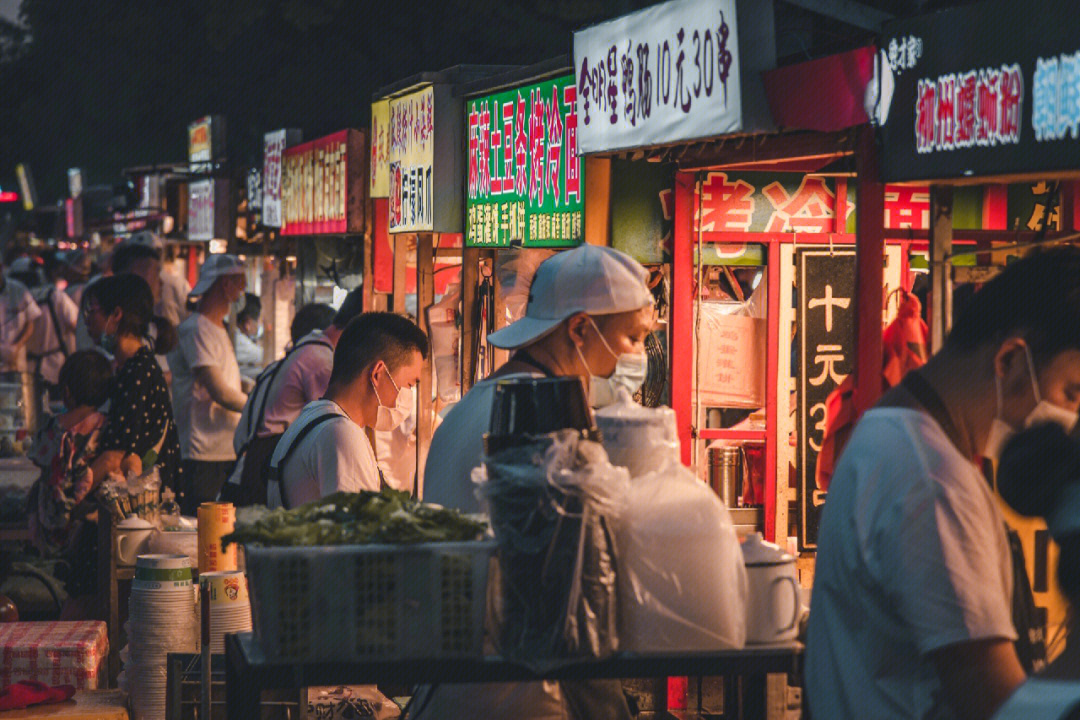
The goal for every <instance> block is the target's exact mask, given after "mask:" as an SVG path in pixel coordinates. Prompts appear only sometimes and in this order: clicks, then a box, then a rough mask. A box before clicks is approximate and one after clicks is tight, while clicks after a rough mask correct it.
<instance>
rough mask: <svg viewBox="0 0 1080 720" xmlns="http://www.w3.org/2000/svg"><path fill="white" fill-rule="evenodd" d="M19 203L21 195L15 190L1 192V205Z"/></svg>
mask: <svg viewBox="0 0 1080 720" xmlns="http://www.w3.org/2000/svg"><path fill="white" fill-rule="evenodd" d="M8 202H19V193H17V192H15V191H14V190H5V191H3V192H0V203H8Z"/></svg>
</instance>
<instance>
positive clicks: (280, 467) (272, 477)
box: [266, 413, 341, 510]
mask: <svg viewBox="0 0 1080 720" xmlns="http://www.w3.org/2000/svg"><path fill="white" fill-rule="evenodd" d="M336 417H341V416H340V415H338V414H337V413H326V414H324V415H320V416H318V417H317V418H314V419H312V420H309V421H308V424H307V425H305V426H304V427H302V428H300V431H299V432H297V433H296V435H295V436H294V437H293V439H292V443H291V444H290V445H289V446H288V447H286V448H285V452H284V453H282V455H281V457H280V458H279V459H278V461H277V462H276V463H275V462H273V461H271V462H270V473H269V475H268V476H267V478H266V480H267V483H269V484H274V483H276V484H277V486H278V495H279V496H280V497H281V506H282V507H283V508H285V509H286V510H288V509H289V501H288V500H287V499H286V497H285V483H284V482H282V479H281V474H282V472H283V471H284V469H285V464H286V463H288V462H289V458H290V457H292V454H293V450H295V449H296V448H297V446H299V445H300V443H302V442H303V441H304V438H306V437H307V436H308V433H310V432H311V431H312V430H314V429H315V428H317V427H318V426H319V425H322V424H323V423H324V422H326V421H327V420H333V419H334V418H336ZM275 454H276V453H275Z"/></svg>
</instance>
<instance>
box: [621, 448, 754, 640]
mask: <svg viewBox="0 0 1080 720" xmlns="http://www.w3.org/2000/svg"><path fill="white" fill-rule="evenodd" d="M616 547H617V548H618V554H619V610H620V614H621V618H620V623H619V640H620V648H621V649H623V650H628V651H634V652H663V651H667V650H678V651H683V652H685V651H694V650H698V651H707V650H723V649H731V648H736V649H737V648H741V647H743V645H745V644H746V595H747V585H746V582H747V581H746V568H745V567H744V565H743V559H742V551H741V549H740V547H739V541H738V538H737V537H736V535H735V527H734V525H733V523H732V521H731V514H730V513H729V512H728V509H727V507H725V506H724V503H723V502H722V501H721V500H720V498H718V497H717V496H716V494H715V493H714V492H713V491H712V490H711V489H709V487H708V486H706V485H704V484H703V483H701V482H700V481H698V480H697V478H695V477H694V475H693V473H692V472H691V471H690V470H688V469H686V468H685V467H683V466H682V465H681V464H679V463H678V462H673V463H669V464H668V465H667V466H666V467H664V468H662V469H660V470H659V471H657V472H653V473H649V474H647V475H643V476H641V477H637V478H634V479H633V480H632V481H631V482H630V484H629V486H628V489H627V497H626V503H625V505H624V507H623V511H622V513H621V517H620V520H619V522H618V525H617V530H616Z"/></svg>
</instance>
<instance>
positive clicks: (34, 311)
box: [0, 278, 41, 372]
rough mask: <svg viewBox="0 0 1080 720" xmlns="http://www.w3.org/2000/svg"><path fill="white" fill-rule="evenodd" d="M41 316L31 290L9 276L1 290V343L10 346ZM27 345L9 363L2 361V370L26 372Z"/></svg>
mask: <svg viewBox="0 0 1080 720" xmlns="http://www.w3.org/2000/svg"><path fill="white" fill-rule="evenodd" d="M39 317H41V308H39V307H38V304H37V303H36V302H34V298H33V297H31V295H30V291H29V290H27V289H26V286H25V285H23V284H22V283H21V282H19V281H18V280H15V279H13V278H7V279H6V284H5V285H4V289H3V290H0V345H3V346H5V347H10V346H11V344H12V343H13V342H14V341H15V339H16V338H18V337H19V335H21V334H22V332H23V330H24V329H25V328H26V324H27V323H31V322H34V321H35V320H37V319H38V318H39ZM26 370H27V367H26V345H23V346H22V347H21V348H19V351H18V353H17V354H16V355H15V356H14V357H13V358H11V361H10V362H9V363H4V362H2V361H0V372H11V371H15V372H25V371H26Z"/></svg>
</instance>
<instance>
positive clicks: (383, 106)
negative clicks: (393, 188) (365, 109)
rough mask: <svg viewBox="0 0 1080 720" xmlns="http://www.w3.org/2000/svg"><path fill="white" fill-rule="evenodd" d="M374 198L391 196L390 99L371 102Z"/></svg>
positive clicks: (372, 188) (372, 186) (371, 192)
mask: <svg viewBox="0 0 1080 720" xmlns="http://www.w3.org/2000/svg"><path fill="white" fill-rule="evenodd" d="M368 194H369V195H370V196H371V197H373V198H384V197H389V196H390V101H389V100H379V101H378V102H374V103H371V191H370V192H369V193H368Z"/></svg>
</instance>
